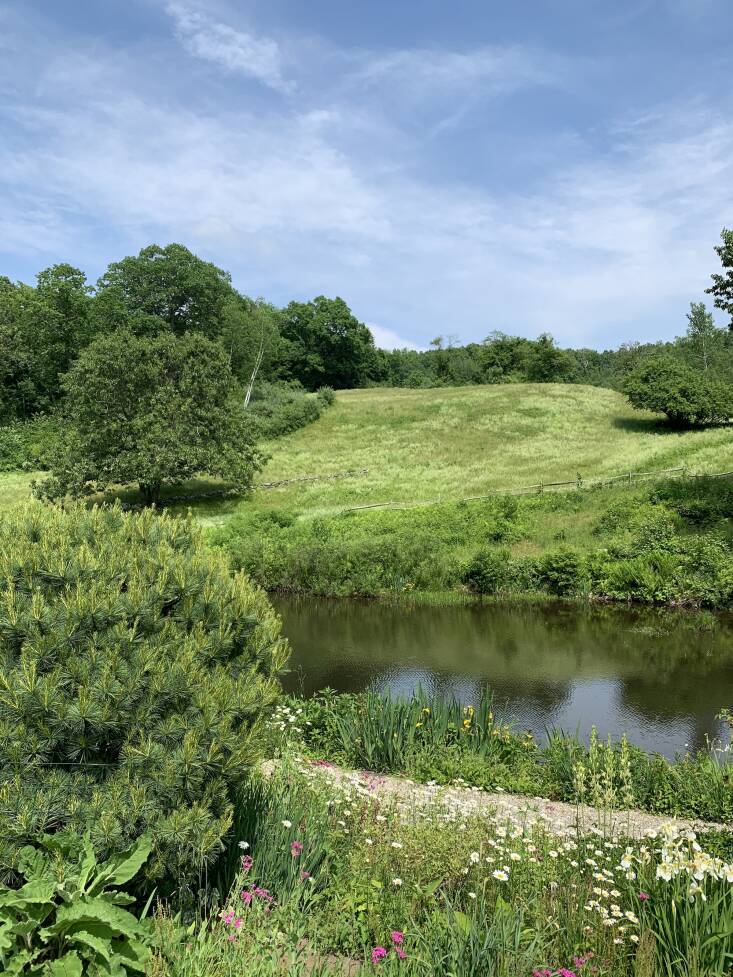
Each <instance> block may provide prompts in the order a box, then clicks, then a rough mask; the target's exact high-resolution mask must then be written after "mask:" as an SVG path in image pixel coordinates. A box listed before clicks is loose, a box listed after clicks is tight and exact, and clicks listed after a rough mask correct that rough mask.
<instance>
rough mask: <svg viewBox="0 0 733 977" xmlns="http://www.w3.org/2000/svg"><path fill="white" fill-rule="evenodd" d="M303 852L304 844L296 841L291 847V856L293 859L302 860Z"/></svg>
mask: <svg viewBox="0 0 733 977" xmlns="http://www.w3.org/2000/svg"><path fill="white" fill-rule="evenodd" d="M302 851H303V844H302V842H300V841H294V842H292V844H291V845H290V854H291V855H292V856H293V858H300V853H301V852H302Z"/></svg>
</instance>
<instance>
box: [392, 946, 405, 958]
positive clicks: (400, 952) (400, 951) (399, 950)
mask: <svg viewBox="0 0 733 977" xmlns="http://www.w3.org/2000/svg"><path fill="white" fill-rule="evenodd" d="M394 952H395V953H396V954H397V956H398V957H399V958H400V960H406V959H407V954H406V953H405V951H404V950H403V949H402V947H401V946H396V947H395V948H394Z"/></svg>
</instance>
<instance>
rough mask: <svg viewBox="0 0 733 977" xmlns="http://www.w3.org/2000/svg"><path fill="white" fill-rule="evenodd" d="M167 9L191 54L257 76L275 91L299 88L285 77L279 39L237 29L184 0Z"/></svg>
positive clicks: (252, 76)
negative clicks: (218, 20)
mask: <svg viewBox="0 0 733 977" xmlns="http://www.w3.org/2000/svg"><path fill="white" fill-rule="evenodd" d="M166 11H167V12H168V13H169V14H170V16H171V17H172V18H173V20H174V22H175V29H176V37H177V38H178V40H179V41H180V42H181V44H182V45H183V46H184V47H185V49H186V50H187V51H188V52H189V54H192V55H194V56H195V57H197V58H202V59H203V60H204V61H212V62H214V63H215V64H218V65H220V66H221V67H222V68H225V69H226V70H227V71H231V72H237V73H240V74H243V75H248V76H249V77H250V78H255V79H257V81H260V82H262V84H263V85H267V86H268V87H269V88H273V89H275V91H278V92H283V93H288V92H292V91H294V90H295V84H294V83H293V82H292V81H287V80H286V79H285V78H284V77H283V59H282V54H281V51H280V47H279V45H278V44H277V42H276V41H273V40H271V39H270V38H267V37H255V36H254V35H253V34H250V33H247V32H246V31H241V30H235V29H234V28H233V27H230V26H229V25H227V24H222V23H219V22H217V21H213V20H211V19H210V18H209V17H208V16H207V15H206V14H204V13H202V12H201V11H199V10H196V9H194V8H192V7H190V6H188V5H186V4H183V3H169V4H168V5H167V6H166Z"/></svg>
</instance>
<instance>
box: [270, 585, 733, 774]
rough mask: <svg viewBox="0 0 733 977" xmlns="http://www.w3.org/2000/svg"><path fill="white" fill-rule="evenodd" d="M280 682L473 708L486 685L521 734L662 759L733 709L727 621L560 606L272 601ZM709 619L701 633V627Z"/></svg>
mask: <svg viewBox="0 0 733 977" xmlns="http://www.w3.org/2000/svg"><path fill="white" fill-rule="evenodd" d="M275 604H276V606H277V608H278V610H279V611H280V613H281V614H282V616H283V620H284V627H285V633H286V634H287V636H288V637H289V638H290V641H291V644H292V646H293V657H292V660H291V672H290V674H289V675H288V676H287V677H286V685H287V686H288V687H289V688H290V689H291V690H294V691H302V692H304V693H306V694H309V693H311V692H313V691H316V690H318V689H321V688H324V687H325V686H327V685H328V686H331V687H332V688H335V689H338V690H339V691H357V690H360V689H365V688H374V689H377V690H380V691H387V690H390V691H392V692H393V693H395V694H399V695H409V694H410V693H411V692H412V691H414V690H416V689H417V688H419V687H422V688H423V689H425V690H426V691H428V692H429V693H430V694H432V695H438V694H442V695H455V696H457V697H458V698H459V699H461V700H462V701H465V702H469V701H472V700H473V701H475V700H476V698H477V696H478V694H479V690H480V688H481V686H482V685H484V684H487V685H489V686H490V687H491V688H492V689H493V690H494V695H495V701H496V703H497V706H498V707H499V708H500V710H501V711H502V712H504V713H505V714H506V715H507V716H510V717H513V718H514V719H515V720H516V722H517V724H518V725H519V726H521V727H522V728H526V729H531V730H532V731H533V732H534V733H535V734H536V735H542V734H543V732H544V730H545V729H547V728H554V727H560V728H562V729H564V730H566V731H568V732H576V731H577V732H578V733H579V734H580V735H581V736H587V735H588V733H589V731H590V728H591V726H592V725H593V724H595V725H596V726H597V727H598V729H599V731H600V732H601V733H602V734H603V735H605V734H607V733H611V734H612V735H613V736H620V735H621V734H622V733H623V732H624V731H625V732H627V733H628V734H629V736H630V738H631V739H633V741H634V742H635V743H637V744H638V745H639V746H642V747H644V748H645V749H647V750H658V751H660V752H662V753H665V754H666V755H668V756H672V755H673V754H674V753H675V752H679V751H683V750H684V749H685V748H686V747H687V746H688V745H689V747H690V748H696V747H700V746H703V745H704V744H705V741H706V737H708V736H710V737H712V736H716V735H720V733H721V728H720V724H719V723H718V722H717V721H716V719H715V715H716V713H717V712H718V711H719V710H720V709H721V707H723V706H726V705H728V706H730V705H732V704H733V640H732V639H733V619H731V618H730V617H719V618H715V619H713V618H711V617H710V615H707V617H706V618H701V617H700V616H699V615H693V614H686V613H682V612H674V613H673V612H669V611H654V610H651V611H650V610H648V609H629V608H618V607H606V606H604V607H581V608H576V607H572V606H565V605H559V606H558V605H549V606H536V605H487V606H475V607H400V606H396V605H389V604H379V603H362V602H358V601H313V600H308V601H306V600H297V599H291V598H278V599H276V600H275ZM706 621H707V625H708V627H707V629H705V628H703V627H701V625H705V624H706Z"/></svg>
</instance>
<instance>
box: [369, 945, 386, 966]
mask: <svg viewBox="0 0 733 977" xmlns="http://www.w3.org/2000/svg"><path fill="white" fill-rule="evenodd" d="M386 956H387V951H386V950H385V949H384V947H383V946H375V947H374V949H373V950H372V963H373V964H378V963H379V961H380V960H384V958H385V957H386Z"/></svg>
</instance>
